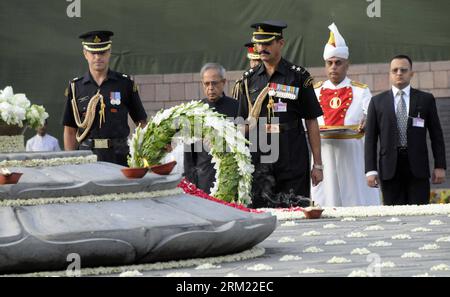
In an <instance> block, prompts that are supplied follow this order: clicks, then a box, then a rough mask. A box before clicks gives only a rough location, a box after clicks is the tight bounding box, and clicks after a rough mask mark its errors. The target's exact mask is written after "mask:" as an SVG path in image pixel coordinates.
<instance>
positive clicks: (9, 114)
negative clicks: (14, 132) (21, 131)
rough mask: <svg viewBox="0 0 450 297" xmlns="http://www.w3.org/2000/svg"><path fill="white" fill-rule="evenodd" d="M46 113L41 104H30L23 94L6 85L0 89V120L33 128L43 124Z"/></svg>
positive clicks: (8, 123) (46, 116)
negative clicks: (16, 92) (15, 92)
mask: <svg viewBox="0 0 450 297" xmlns="http://www.w3.org/2000/svg"><path fill="white" fill-rule="evenodd" d="M47 118H48V113H47V112H46V111H45V108H44V107H43V106H42V105H36V104H31V102H30V100H28V99H27V97H26V96H25V94H14V91H13V88H12V87H10V86H8V87H6V88H5V89H3V90H0V122H4V123H6V124H7V125H17V126H19V127H23V126H24V124H27V125H28V126H30V127H31V128H33V129H35V128H37V127H39V126H43V125H44V123H45V119H47Z"/></svg>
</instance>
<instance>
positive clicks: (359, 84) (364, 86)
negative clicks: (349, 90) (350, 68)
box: [351, 80, 369, 89]
mask: <svg viewBox="0 0 450 297" xmlns="http://www.w3.org/2000/svg"><path fill="white" fill-rule="evenodd" d="M351 84H352V86H354V87H358V88H362V89H366V88H367V87H369V86H368V85H366V84H363V83H362V82H359V81H355V80H352V82H351Z"/></svg>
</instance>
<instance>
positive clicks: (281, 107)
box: [274, 101, 287, 112]
mask: <svg viewBox="0 0 450 297" xmlns="http://www.w3.org/2000/svg"><path fill="white" fill-rule="evenodd" d="M274 105H275V106H274V111H275V112H287V103H283V102H281V101H278V102H277V103H275V104H274Z"/></svg>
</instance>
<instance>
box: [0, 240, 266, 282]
mask: <svg viewBox="0 0 450 297" xmlns="http://www.w3.org/2000/svg"><path fill="white" fill-rule="evenodd" d="M264 253H265V249H264V248H263V247H258V246H256V247H253V248H251V249H249V250H245V251H243V252H240V253H236V254H231V255H226V256H217V257H208V258H201V259H187V260H178V261H167V262H157V263H146V264H135V265H126V266H110V267H97V268H82V269H81V275H82V276H87V275H106V274H114V273H122V272H124V271H127V270H138V271H154V270H165V269H181V268H188V267H193V266H198V265H201V264H205V263H210V264H218V263H231V262H238V261H245V260H249V259H254V258H257V257H260V256H262V255H264ZM49 275H51V276H66V271H65V270H63V271H56V272H55V271H51V272H45V271H44V272H34V273H27V274H20V276H25V277H27V276H28V277H30V276H31V277H36V276H37V277H42V276H49ZM0 276H1V275H0ZM8 276H16V275H8ZM166 276H172V277H183V276H191V275H190V274H189V273H186V272H172V273H169V274H167V275H166Z"/></svg>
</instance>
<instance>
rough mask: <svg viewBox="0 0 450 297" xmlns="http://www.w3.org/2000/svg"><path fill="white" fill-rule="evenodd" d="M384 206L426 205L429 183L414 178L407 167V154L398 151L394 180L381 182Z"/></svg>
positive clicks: (428, 199)
mask: <svg viewBox="0 0 450 297" xmlns="http://www.w3.org/2000/svg"><path fill="white" fill-rule="evenodd" d="M381 192H382V193H383V204H384V205H408V204H409V205H412V204H428V203H429V201H430V181H429V179H428V178H416V177H415V176H414V175H413V174H412V172H411V169H410V167H409V160H408V152H407V151H406V150H399V151H398V156H397V169H396V172H395V175H394V178H392V179H389V180H381Z"/></svg>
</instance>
